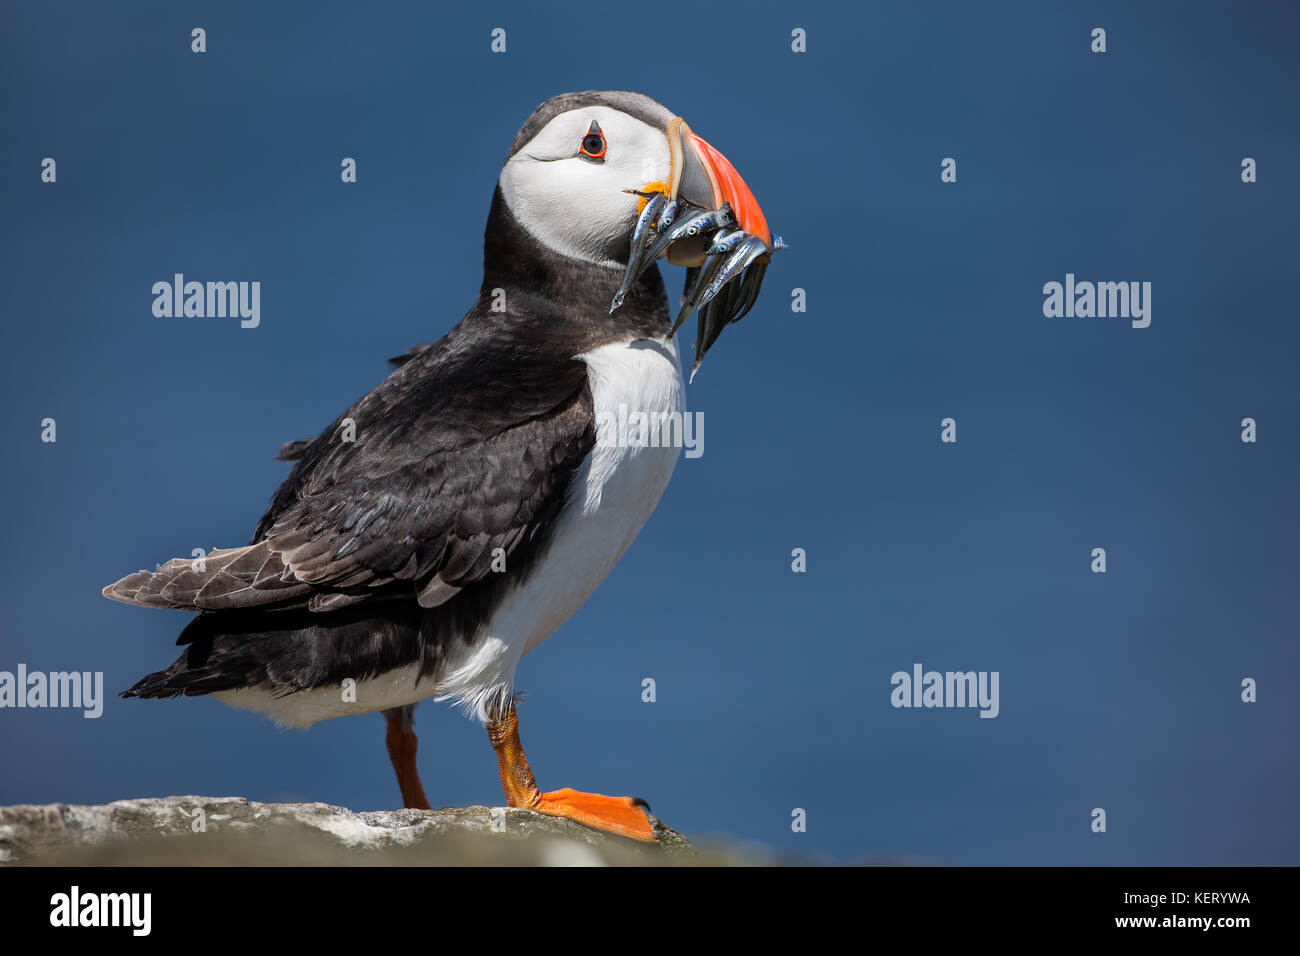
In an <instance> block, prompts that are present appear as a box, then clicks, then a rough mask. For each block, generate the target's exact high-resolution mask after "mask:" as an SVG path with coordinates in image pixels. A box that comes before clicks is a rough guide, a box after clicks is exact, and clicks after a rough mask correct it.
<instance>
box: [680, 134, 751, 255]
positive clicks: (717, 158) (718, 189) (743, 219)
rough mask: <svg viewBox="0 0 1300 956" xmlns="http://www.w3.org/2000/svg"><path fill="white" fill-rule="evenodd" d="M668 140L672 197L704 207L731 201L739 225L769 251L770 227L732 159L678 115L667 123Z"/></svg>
mask: <svg viewBox="0 0 1300 956" xmlns="http://www.w3.org/2000/svg"><path fill="white" fill-rule="evenodd" d="M668 141H669V144H670V149H671V152H672V160H673V173H672V176H673V182H672V183H671V186H672V193H671V195H672V198H674V199H677V198H679V197H680V198H682V199H685V200H686V201H687V202H690V203H693V204H695V205H697V206H700V207H703V208H705V209H717V208H719V207H721V205H722V204H723V203H724V202H725V203H730V204H731V209H732V211H733V212H734V213H735V214H736V220H737V223H738V224H739V227H740V228H741V229H743V230H744V231H745V232H747V233H749V234H750V235H753V236H758V237H759V238H760V239H762V240H763V242H764V244H765V245H766V246H767V248H768V250H769V251H770V250H771V248H772V231H771V230H770V229H769V228H768V225H767V218H766V217H765V216H764V215H763V210H762V208H761V207H760V206H759V205H758V200H757V199H755V198H754V193H753V190H751V189H750V188H749V186H748V184H746V182H745V180H744V179H742V178H741V176H740V173H738V172H736V167H735V166H733V165H731V161H730V160H728V159H727V157H725V156H723V155H722V153H720V152H718V150H716V149H714V148H713V147H712V146H711V145H709V143H707V142H706V141H705V140H704V139H703V138H701V137H699V136H696V135H695V133H693V132H692V131H691V128H690V127H689V126H687V125H686V121H685V120H683V119H682V118H681V117H680V116H678V117H675V118H674V119H673V121H672V122H671V123H669V124H668ZM669 261H672V256H671V255H670V256H669Z"/></svg>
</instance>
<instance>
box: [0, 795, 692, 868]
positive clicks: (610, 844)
mask: <svg viewBox="0 0 1300 956" xmlns="http://www.w3.org/2000/svg"><path fill="white" fill-rule="evenodd" d="M200 811H201V812H200ZM650 821H651V823H652V824H653V825H654V828H655V832H656V834H657V835H658V836H659V841H660V842H659V843H658V844H657V845H652V844H642V843H638V842H636V841H634V840H628V839H625V838H623V837H617V836H612V835H609V834H605V833H598V832H597V831H595V830H590V829H588V828H587V827H584V826H582V825H580V824H577V823H573V822H571V821H569V820H562V819H558V818H556V817H547V816H542V815H541V814H538V813H533V812H532V811H531V810H518V809H515V808H513V807H463V808H447V809H443V810H375V811H371V812H368V813H354V812H353V811H351V810H348V809H346V808H344V807H335V806H330V805H329V804H326V803H254V802H252V801H250V800H246V799H244V798H243V797H161V798H148V799H138V800H118V801H117V802H115V803H108V804H104V805H102V806H77V805H74V804H67V803H53V804H47V805H44V806H37V805H18V806H11V807H0V864H6V865H14V864H20V865H21V864H42V865H50V864H54V865H74V866H75V865H91V866H140V865H143V866H188V865H231V866H259V865H271V866H313V865H332V864H342V865H351V866H356V865H363V866H364V865H376V866H393V865H399V866H400V865H415V866H428V865H465V864H487V865H516V866H517V865H524V866H527V865H542V866H554V865H561V866H563V865H579V866H586V865H593V866H601V865H622V864H632V865H646V864H651V865H655V864H673V863H683V862H685V863H690V862H695V861H696V859H697V854H696V850H695V848H694V847H693V846H692V845H691V843H690V842H689V841H688V840H687V839H686V838H685V837H683V836H682V835H681V834H680V833H678V832H677V831H676V830H673V829H671V828H669V827H666V826H664V825H663V824H662V823H661V822H660V821H659V820H657V819H655V818H654V817H651V818H650Z"/></svg>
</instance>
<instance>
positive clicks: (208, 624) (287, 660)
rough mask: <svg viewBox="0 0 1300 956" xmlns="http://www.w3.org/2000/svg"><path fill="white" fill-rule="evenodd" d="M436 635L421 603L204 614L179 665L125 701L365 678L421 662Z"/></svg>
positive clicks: (141, 683)
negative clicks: (134, 698) (429, 643)
mask: <svg viewBox="0 0 1300 956" xmlns="http://www.w3.org/2000/svg"><path fill="white" fill-rule="evenodd" d="M432 635H433V631H432V629H431V628H430V627H429V622H428V614H427V613H426V612H425V611H424V609H423V608H421V607H420V606H419V605H418V604H417V603H416V602H415V601H385V602H382V603H380V604H377V605H375V606H367V605H353V606H350V607H345V608H341V609H339V610H335V611H324V612H321V611H311V610H308V609H306V608H293V609H288V610H260V609H255V610H243V611H238V610H237V611H205V612H203V613H201V614H199V615H198V616H197V617H195V618H194V620H192V621H190V623H189V624H188V625H187V626H186V628H185V630H183V631H181V634H180V637H178V638H177V639H176V643H177V644H184V645H187V646H186V647H185V649H184V650H183V651H182V652H181V654H180V656H179V657H177V658H176V660H175V661H173V662H172V665H171V666H170V667H168V668H167V669H166V670H164V671H157V672H156V673H153V674H148V675H146V676H144V677H142V678H140V680H138V681H136V683H135V685H134V686H132V687H131V688H130V689H129V690H125V691H123V692H122V693H121V696H122V697H181V696H185V697H196V696H198V695H200V694H211V693H214V692H216V691H223V690H239V689H241V688H246V687H261V688H265V689H268V690H270V691H272V692H273V693H277V694H291V693H293V692H294V691H299V690H306V689H308V688H312V687H319V686H322V685H325V684H331V685H337V684H339V683H340V682H341V681H342V680H343V679H344V678H347V677H351V678H354V679H356V680H358V681H359V680H362V679H363V678H367V677H372V676H374V675H376V674H383V673H388V672H389V671H391V670H393V669H395V668H398V667H402V666H405V665H407V664H412V663H416V662H418V661H422V660H423V659H424V653H425V645H426V642H427V641H431V640H432V639H433V637H432Z"/></svg>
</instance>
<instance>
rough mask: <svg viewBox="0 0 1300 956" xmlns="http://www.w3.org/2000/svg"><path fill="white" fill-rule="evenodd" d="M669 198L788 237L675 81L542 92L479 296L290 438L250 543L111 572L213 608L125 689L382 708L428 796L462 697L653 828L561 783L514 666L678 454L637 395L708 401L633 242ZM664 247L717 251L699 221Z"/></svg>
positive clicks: (695, 254) (593, 815) (636, 828)
mask: <svg viewBox="0 0 1300 956" xmlns="http://www.w3.org/2000/svg"><path fill="white" fill-rule="evenodd" d="M650 201H655V202H656V203H658V205H659V206H664V205H668V204H671V205H672V206H673V207H677V208H681V209H688V208H689V209H692V210H695V211H696V214H699V213H700V212H701V211H714V212H715V213H716V212H718V211H723V212H725V213H730V214H731V217H732V220H731V221H732V223H733V225H734V226H735V229H736V230H737V231H742V232H743V234H744V235H746V236H759V237H763V238H764V239H765V240H766V241H767V242H768V243H770V242H771V233H770V231H769V230H768V228H767V224H766V221H765V219H764V215H763V212H762V210H761V208H760V207H759V204H758V202H757V201H756V199H755V197H754V195H753V193H752V191H751V190H750V189H749V187H748V186H747V185H746V184H745V181H744V179H742V178H741V176H740V175H739V173H738V172H737V171H736V169H735V167H734V166H732V164H731V163H730V162H729V161H728V160H727V159H726V158H725V157H724V156H723V154H722V153H721V152H719V151H718V150H717V149H715V148H714V147H712V146H711V145H709V144H708V143H707V142H706V141H705V140H703V139H702V138H701V137H699V136H697V135H696V134H695V133H694V132H693V131H692V130H691V128H690V126H689V125H688V124H687V123H686V122H685V121H684V120H683V119H682V118H681V117H679V116H677V115H675V114H674V113H673V112H671V111H670V110H668V109H667V108H665V107H664V106H662V105H660V104H659V103H658V102H656V101H655V100H653V99H651V98H650V97H648V96H645V95H643V94H640V93H634V92H629V91H587V92H580V93H566V94H563V95H560V96H555V97H553V98H551V99H548V100H547V101H546V102H544V103H542V104H541V105H540V106H539V107H538V108H537V109H536V110H535V111H534V112H533V113H532V115H531V116H529V118H528V120H527V121H526V122H525V123H524V124H523V126H522V127H521V128H520V129H519V131H518V133H517V135H516V136H515V138H514V142H513V143H512V145H511V147H510V151H509V153H508V155H507V157H506V161H505V164H504V166H503V168H502V170H501V173H500V176H499V178H498V181H497V184H496V189H495V192H494V194H493V197H492V204H491V207H490V209H489V212H488V218H487V226H486V229H485V231H484V242H483V280H482V283H481V286H480V289H479V293H478V298H477V299H476V300H475V302H474V304H473V305H472V306H471V307H470V309H469V311H468V313H466V314H465V316H464V318H462V319H461V320H460V322H459V323H458V324H456V325H455V326H454V327H453V328H452V329H451V331H449V332H448V333H447V334H446V335H445V336H444V337H443V338H442V339H440V340H438V341H437V342H433V343H422V344H420V345H417V346H415V347H413V348H412V349H411V350H410V351H409V352H407V353H406V354H405V355H403V356H399V357H398V358H397V359H394V360H392V362H393V364H394V365H395V368H394V369H393V370H392V371H391V372H390V373H389V374H388V376H387V377H386V378H384V379H383V380H382V381H381V382H380V383H379V385H378V386H376V387H375V388H374V389H373V390H372V391H370V392H369V393H368V394H367V395H365V396H363V397H362V398H361V399H359V400H358V401H357V402H355V403H354V404H353V405H352V406H351V407H350V408H348V409H347V410H346V411H345V412H343V413H342V414H341V415H340V416H339V417H338V418H336V419H335V420H334V421H333V422H332V423H331V424H329V425H328V426H327V427H326V428H325V429H324V430H323V431H322V432H321V433H320V434H319V435H318V436H317V437H316V438H314V439H310V440H306V441H298V442H291V443H289V444H287V445H286V446H284V448H283V449H281V453H280V455H279V457H281V458H283V459H286V460H291V461H293V462H294V465H293V468H292V470H291V472H290V474H289V475H288V477H287V478H286V479H285V481H284V482H283V484H281V485H280V487H279V489H278V490H277V491H276V492H275V495H274V497H273V498H272V500H271V503H270V506H269V507H268V508H267V510H266V512H265V514H263V515H262V518H261V520H260V521H259V522H258V524H257V528H256V530H255V531H254V533H253V535H252V538H251V541H250V543H249V544H247V545H245V546H243V547H232V548H220V549H216V550H214V551H212V552H211V553H209V554H207V555H206V556H205V557H203V558H198V559H191V558H174V559H172V560H169V561H167V562H166V563H164V564H161V565H159V566H157V568H156V569H155V570H154V571H139V572H137V573H135V574H130V575H127V576H126V577H123V578H122V579H121V580H119V581H117V582H115V583H113V584H110V585H108V586H107V587H106V588H104V590H103V594H104V596H105V597H108V598H111V599H113V600H116V601H120V602H124V603H127V604H133V605H140V606H144V607H154V608H172V609H182V610H186V611H190V612H193V613H194V615H195V616H194V618H193V619H192V620H191V621H190V622H189V623H188V625H187V626H186V627H185V628H184V629H183V630H182V631H181V633H180V636H179V637H178V639H177V642H176V643H177V644H178V645H181V646H182V647H183V651H182V653H181V654H180V656H179V657H178V658H177V659H176V660H175V662H174V663H172V664H171V666H170V667H168V668H167V669H166V670H161V671H158V672H156V673H152V674H149V675H147V676H145V677H143V678H141V679H140V680H139V681H138V682H136V684H135V685H134V686H132V687H131V688H130V689H129V690H126V691H124V692H122V693H121V695H120V696H122V697H128V698H175V697H182V696H183V697H193V696H199V695H211V696H212V697H214V698H216V699H218V700H220V701H222V702H223V703H226V704H228V705H231V706H233V707H236V708H242V709H247V710H251V711H255V712H258V713H260V714H263V715H265V716H267V717H269V718H271V719H272V720H273V721H275V722H276V723H277V724H279V725H281V726H283V727H308V726H310V725H312V724H314V723H317V722H319V721H322V720H329V719H332V718H335V717H343V716H352V715H357V714H369V713H375V712H380V713H382V714H383V715H384V717H385V719H386V736H385V740H386V745H387V749H388V754H389V758H390V760H391V762H392V765H393V769H394V772H395V773H396V776H397V783H398V788H399V790H400V791H401V796H402V800H403V803H404V805H405V806H406V807H412V808H417V809H429V802H428V799H427V798H426V796H425V792H424V788H423V786H422V784H421V781H420V777H419V774H418V772H417V768H416V753H417V745H418V739H417V737H416V735H415V731H414V709H415V706H416V704H417V703H418V702H420V701H422V700H425V699H427V698H434V699H435V700H442V701H451V702H453V703H454V704H456V705H458V706H460V707H461V708H463V709H464V711H465V712H466V713H467V714H468V715H469V716H471V717H473V718H475V719H477V721H479V722H480V723H481V724H483V725H484V727H485V728H486V729H487V733H488V738H489V740H490V742H491V744H492V747H493V749H494V751H495V753H496V757H497V764H498V769H499V772H500V777H501V785H502V789H503V791H504V793H505V797H506V801H507V803H508V804H509V805H510V806H512V807H523V808H527V809H529V810H533V811H535V812H537V813H541V814H546V815H550V816H557V817H564V818H567V819H569V820H573V821H576V822H578V823H580V824H583V825H585V826H588V827H592V828H594V829H597V830H602V831H605V832H609V833H614V834H618V835H621V836H624V837H628V838H631V839H634V840H641V841H646V842H654V841H655V840H656V836H655V831H654V829H653V827H652V826H651V823H650V820H649V818H648V817H647V814H646V810H647V809H648V805H647V804H646V803H645V801H644V800H641V799H638V798H632V797H625V796H608V795H605V794H600V793H586V792H580V791H577V790H573V789H570V788H562V789H558V790H551V791H545V792H544V791H542V790H541V789H540V788H539V787H538V785H537V783H536V780H535V778H534V776H533V771H532V769H531V768H530V766H529V763H528V759H527V757H526V756H525V754H524V749H523V745H522V744H521V742H520V736H519V719H518V713H517V710H516V704H517V702H518V700H519V695H518V694H517V693H516V691H515V672H516V668H517V667H518V664H519V661H520V659H521V658H522V657H523V656H524V655H525V654H527V653H528V652H529V651H531V650H533V649H534V648H536V647H537V646H538V645H540V644H541V643H542V642H543V641H545V640H546V639H547V637H549V636H550V635H551V634H553V633H554V632H555V631H556V629H557V628H559V627H560V626H561V625H562V624H563V623H564V622H565V621H566V620H567V619H568V618H569V617H570V616H571V615H572V614H573V613H574V612H575V611H576V610H577V609H578V608H579V607H580V606H581V605H582V604H583V603H584V602H585V601H586V600H587V598H588V597H589V596H590V595H591V594H592V592H593V591H594V590H595V589H596V587H597V586H598V585H599V584H600V583H601V581H602V580H603V579H604V578H605V577H606V575H608V574H609V572H610V570H611V569H612V568H613V567H614V565H615V564H616V563H617V562H618V560H619V558H620V557H621V556H622V555H623V552H624V551H625V550H626V549H627V547H628V546H629V545H630V544H631V543H632V540H633V539H634V538H635V537H636V535H637V533H638V532H639V531H640V529H641V527H642V526H643V525H644V524H645V522H646V520H647V519H648V518H649V517H650V513H651V512H652V511H653V510H654V508H655V506H656V504H657V503H658V501H659V499H660V496H661V495H662V494H663V493H664V489H665V488H666V486H667V484H668V481H669V478H670V477H671V475H672V473H673V468H674V466H675V464H676V461H677V458H678V454H679V449H677V448H674V447H664V446H658V447H656V446H655V445H654V444H640V443H637V442H634V441H627V440H626V437H625V436H624V439H623V440H621V441H620V438H619V436H618V435H617V434H616V433H615V432H616V430H617V427H618V424H617V423H618V418H619V416H618V410H619V409H620V406H622V407H624V408H626V409H630V410H632V411H635V412H645V413H646V414H647V415H650V416H654V415H658V414H667V415H669V416H672V415H679V414H683V413H685V411H686V399H685V383H684V380H683V375H682V368H681V362H680V359H679V355H678V348H677V340H676V339H675V338H673V337H672V335H671V334H670V333H671V331H673V330H674V326H673V315H672V314H671V313H670V310H669V304H668V299H667V295H666V293H665V289H664V284H663V279H662V276H661V275H660V273H659V269H658V268H657V266H656V265H655V264H654V263H653V262H651V263H649V264H648V267H645V266H643V267H641V268H639V269H635V270H634V269H630V268H629V259H630V258H632V257H633V256H634V254H635V252H636V250H634V242H633V238H632V236H633V233H634V232H636V230H637V228H638V224H639V217H642V214H643V213H644V211H645V208H646V206H647V204H648V203H649V202H650ZM715 218H716V216H715ZM705 242H707V239H706V240H705ZM665 258H666V259H667V261H668V262H669V263H671V264H677V265H684V266H686V267H687V268H688V269H699V268H700V265H701V263H702V262H703V261H704V259H703V254H702V252H701V243H700V242H698V241H696V242H694V244H693V245H692V243H690V242H686V241H683V242H679V243H676V244H674V245H670V246H669V248H668V250H667V254H666V256H665ZM625 277H626V278H627V279H629V280H631V281H629V282H625V281H624V279H625ZM625 286H626V288H624V287H625ZM616 298H617V300H618V303H617V307H615V308H613V309H611V305H610V303H611V302H612V301H615V299H616ZM701 314H703V313H701ZM652 420H653V419H652Z"/></svg>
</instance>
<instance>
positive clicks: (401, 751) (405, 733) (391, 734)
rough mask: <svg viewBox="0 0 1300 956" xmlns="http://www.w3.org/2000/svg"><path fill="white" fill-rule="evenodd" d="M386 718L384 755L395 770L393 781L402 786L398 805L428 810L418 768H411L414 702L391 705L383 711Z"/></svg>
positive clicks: (412, 766) (413, 760) (413, 744)
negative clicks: (386, 743)
mask: <svg viewBox="0 0 1300 956" xmlns="http://www.w3.org/2000/svg"><path fill="white" fill-rule="evenodd" d="M384 719H385V720H386V721H388V735H387V740H388V759H390V760H391V761H392V762H393V770H394V771H395V772H396V773H397V785H398V786H399V787H401V788H402V805H403V806H405V807H409V808H411V809H414V810H428V809H430V808H429V801H428V799H427V798H426V797H425V795H424V787H423V786H421V785H420V772H419V771H418V770H416V768H415V751H416V749H417V747H418V746H419V743H420V742H419V741H418V740H417V739H416V737H415V730H414V729H413V728H414V727H415V704H407V705H406V706H405V707H394V708H392V709H391V710H386V711H384Z"/></svg>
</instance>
